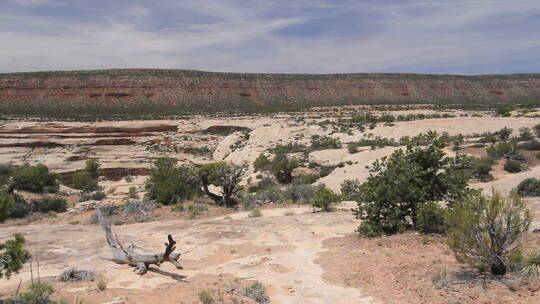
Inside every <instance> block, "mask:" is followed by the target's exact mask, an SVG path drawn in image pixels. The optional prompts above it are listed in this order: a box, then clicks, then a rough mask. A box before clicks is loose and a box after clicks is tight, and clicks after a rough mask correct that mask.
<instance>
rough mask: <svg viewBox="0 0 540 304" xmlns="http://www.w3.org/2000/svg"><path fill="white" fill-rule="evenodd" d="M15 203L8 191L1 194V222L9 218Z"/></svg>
mask: <svg viewBox="0 0 540 304" xmlns="http://www.w3.org/2000/svg"><path fill="white" fill-rule="evenodd" d="M14 204H15V200H14V199H13V196H11V195H9V194H7V193H1V194H0V223H1V222H3V221H5V220H6V219H8V218H9V216H10V215H11V210H13V205H14Z"/></svg>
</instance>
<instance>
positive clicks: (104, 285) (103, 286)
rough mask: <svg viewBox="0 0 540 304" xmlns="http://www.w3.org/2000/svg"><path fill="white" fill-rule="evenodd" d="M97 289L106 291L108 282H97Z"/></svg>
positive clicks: (100, 280)
mask: <svg viewBox="0 0 540 304" xmlns="http://www.w3.org/2000/svg"><path fill="white" fill-rule="evenodd" d="M96 288H97V289H98V290H99V291H104V290H105V289H107V282H105V280H103V279H99V280H97V282H96Z"/></svg>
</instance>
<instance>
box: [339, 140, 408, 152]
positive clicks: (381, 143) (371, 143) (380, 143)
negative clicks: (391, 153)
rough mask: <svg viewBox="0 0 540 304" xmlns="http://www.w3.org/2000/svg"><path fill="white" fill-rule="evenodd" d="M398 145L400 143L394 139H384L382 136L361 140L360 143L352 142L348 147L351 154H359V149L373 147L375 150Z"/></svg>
mask: <svg viewBox="0 0 540 304" xmlns="http://www.w3.org/2000/svg"><path fill="white" fill-rule="evenodd" d="M397 145H398V143H397V142H396V141H395V140H394V139H393V138H383V137H380V136H376V137H365V138H363V139H360V140H359V141H355V142H351V143H349V144H348V145H347V149H348V150H349V153H356V152H358V148H359V147H371V148H372V149H375V148H382V147H387V146H397Z"/></svg>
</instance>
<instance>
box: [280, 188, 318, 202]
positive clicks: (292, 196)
mask: <svg viewBox="0 0 540 304" xmlns="http://www.w3.org/2000/svg"><path fill="white" fill-rule="evenodd" d="M315 188H316V187H314V186H311V185H306V184H291V185H288V186H287V188H285V189H284V190H283V192H282V195H281V196H280V199H283V200H288V201H292V202H293V203H308V202H310V201H311V199H312V198H313V197H314V196H315V191H316V190H315Z"/></svg>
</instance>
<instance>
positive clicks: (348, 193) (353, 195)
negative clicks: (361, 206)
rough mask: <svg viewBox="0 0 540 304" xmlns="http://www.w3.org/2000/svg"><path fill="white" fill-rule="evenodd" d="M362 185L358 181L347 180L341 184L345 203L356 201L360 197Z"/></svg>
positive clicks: (342, 197)
mask: <svg viewBox="0 0 540 304" xmlns="http://www.w3.org/2000/svg"><path fill="white" fill-rule="evenodd" d="M360 185H361V183H360V182H359V181H358V180H351V179H347V180H345V181H343V183H341V199H343V200H345V201H355V200H357V199H358V196H359V188H360Z"/></svg>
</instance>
